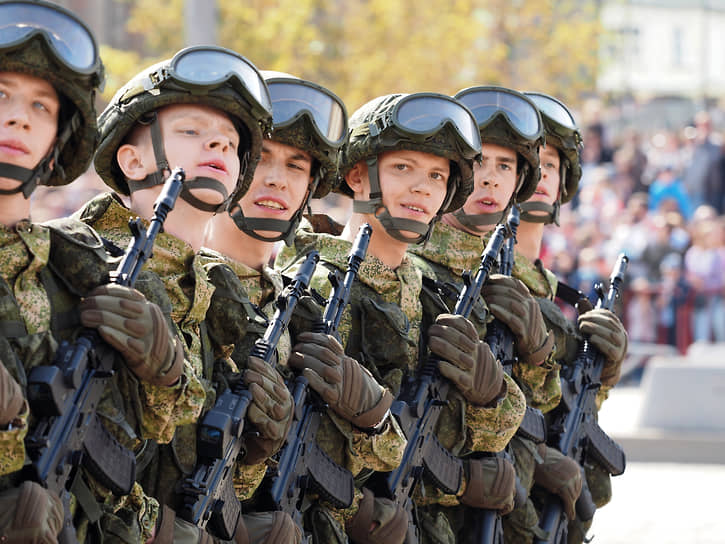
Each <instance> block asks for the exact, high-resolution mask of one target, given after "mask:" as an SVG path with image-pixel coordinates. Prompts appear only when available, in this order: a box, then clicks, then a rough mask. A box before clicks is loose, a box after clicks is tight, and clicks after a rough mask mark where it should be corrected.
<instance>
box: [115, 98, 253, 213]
mask: <svg viewBox="0 0 725 544" xmlns="http://www.w3.org/2000/svg"><path fill="white" fill-rule="evenodd" d="M158 122H159V123H160V125H161V135H162V137H163V141H164V151H165V153H166V158H167V160H168V161H169V166H170V167H171V168H172V169H173V168H176V167H178V166H180V167H182V168H183V169H184V171H185V173H186V179H192V178H196V177H205V178H212V179H215V180H217V181H219V182H221V183H222V184H223V185H224V187H225V188H226V190H227V192H228V193H229V194H231V193H232V192H233V191H234V189H235V188H236V185H237V179H238V178H239V168H240V166H239V155H238V152H237V147H238V146H239V133H238V132H237V129H236V127H235V126H234V123H232V121H231V119H229V117H227V115H226V114H225V113H224V112H222V111H221V110H218V109H216V108H211V107H208V106H201V105H198V104H175V105H172V106H166V107H164V108H161V109H160V110H159V111H158ZM129 146H131V148H129ZM117 156H118V158H119V165H121V167H122V168H123V169H124V172H125V173H126V175H127V177H129V178H131V179H143V178H144V177H146V176H147V175H148V174H151V173H153V172H155V171H156V170H157V166H156V159H155V156H154V150H153V146H152V144H151V131H150V129H149V128H148V127H144V128H143V129H142V132H141V134H140V135H139V136H138V137H137V138H134V139H133V140H132V141H131V143H129V144H124V145H123V146H121V147H120V148H119V153H118V154H117ZM124 158H125V160H124ZM129 159H130V160H129ZM124 166H128V167H129V168H125V167H124ZM192 193H193V195H194V196H195V197H196V198H198V199H199V200H201V201H203V202H207V203H209V204H221V203H222V201H223V200H224V198H223V196H222V194H221V193H219V192H218V191H214V190H212V189H201V188H199V189H192Z"/></svg>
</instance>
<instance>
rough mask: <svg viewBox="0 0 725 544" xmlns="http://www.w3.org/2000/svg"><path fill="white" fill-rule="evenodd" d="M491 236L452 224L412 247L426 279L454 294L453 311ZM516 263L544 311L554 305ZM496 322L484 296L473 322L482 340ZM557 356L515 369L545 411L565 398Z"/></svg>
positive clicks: (530, 397) (516, 274)
mask: <svg viewBox="0 0 725 544" xmlns="http://www.w3.org/2000/svg"><path fill="white" fill-rule="evenodd" d="M489 237H490V235H489V236H486V237H484V239H481V237H479V236H475V235H472V234H469V233H467V232H464V231H461V230H458V229H456V228H455V227H452V226H450V225H446V224H444V223H438V224H437V225H436V226H435V228H434V229H433V233H432V234H431V238H430V240H429V241H428V243H427V244H425V245H422V246H414V247H411V249H410V252H411V253H412V254H414V255H415V256H416V258H417V259H416V264H417V265H418V266H419V267H420V268H421V269H422V270H423V274H424V276H426V277H428V278H430V279H433V280H436V281H437V282H439V283H442V284H443V285H442V287H443V289H444V291H446V292H448V293H450V295H449V296H448V297H446V301H445V302H446V305H447V306H448V307H449V308H450V309H452V308H453V307H454V305H455V302H456V297H457V296H458V293H459V292H460V289H461V286H462V277H461V276H462V275H463V272H464V271H466V270H469V271H471V272H472V273H475V271H476V270H477V269H478V267H479V265H480V263H481V254H482V253H483V250H484V249H485V246H486V243H487V241H488V238H489ZM515 260H516V263H515V264H514V269H513V276H514V277H517V278H519V279H521V280H522V281H523V282H524V283H525V284H526V285H527V287H529V289H530V290H531V292H532V294H533V295H534V297H536V298H537V300H538V302H539V305H540V306H541V307H542V311H543V310H544V306H546V307H548V306H549V305H550V303H549V301H548V300H543V299H545V298H547V297H546V293H545V289H544V288H545V286H544V285H539V284H538V283H536V281H534V278H532V277H531V274H529V273H527V272H528V271H522V268H521V266H522V265H521V262H520V256H518V255H517V256H516V258H515ZM537 289H538V290H537ZM554 289H555V286H554ZM492 319H493V316H491V315H490V314H489V313H488V310H487V308H486V303H485V301H484V300H483V297H481V298H480V299H479V304H477V305H476V306H474V310H473V312H472V313H471V321H472V322H473V323H474V324H475V325H476V327H477V328H478V330H479V334H480V335H481V338H484V337H485V335H486V324H487V323H488V322H489V321H491V320H492ZM547 324H548V323H547ZM553 354H554V352H552V354H551V355H550V357H549V358H547V360H546V361H544V363H543V364H541V365H534V364H526V363H521V362H519V363H517V364H515V365H514V368H513V377H514V379H515V380H516V383H517V384H518V386H519V387H520V388H521V390H522V391H523V392H524V395H525V396H526V402H527V403H528V404H529V405H531V406H533V407H535V408H538V409H540V410H542V411H544V412H546V411H548V410H551V409H552V408H553V407H554V406H556V405H557V404H558V403H559V400H560V398H561V387H560V384H559V366H558V365H557V364H556V362H555V359H554V355H553Z"/></svg>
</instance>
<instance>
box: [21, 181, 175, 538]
mask: <svg viewBox="0 0 725 544" xmlns="http://www.w3.org/2000/svg"><path fill="white" fill-rule="evenodd" d="M184 179H185V175H184V171H183V170H182V169H181V168H176V169H175V170H174V171H173V172H171V175H170V176H169V177H168V178H167V180H166V182H165V183H164V188H163V190H162V191H161V194H160V195H159V197H158V199H157V200H156V202H155V203H154V216H153V218H152V219H151V223H150V224H149V227H148V229H147V230H146V231H145V232H144V231H143V230H142V224H141V220H140V219H138V218H136V219H134V220H133V221H130V222H129V228H130V229H131V232H132V233H133V237H134V239H133V240H132V241H131V242H130V243H129V245H128V249H127V250H126V253H125V254H124V257H123V259H122V261H121V263H120V264H119V266H118V268H117V269H116V270H115V271H114V272H112V273H111V275H110V276H111V281H112V282H113V283H117V284H119V285H124V286H128V287H133V284H134V282H135V281H136V277H137V276H138V274H139V272H140V271H141V268H142V267H143V265H144V263H145V262H146V260H147V259H148V258H149V257H151V254H152V250H153V245H154V240H155V239H156V235H157V234H158V233H159V232H160V231H161V229H162V227H163V224H164V221H165V220H166V216H167V215H168V213H169V212H170V211H171V210H172V209H173V207H174V204H175V203H176V199H177V197H178V196H179V193H180V192H181V188H182V185H183V182H184ZM116 358H117V354H116V351H115V350H114V349H113V348H111V347H110V346H109V345H108V344H106V343H105V342H104V341H103V340H102V339H101V337H100V335H99V334H98V332H97V331H96V330H95V329H89V328H85V329H83V330H82V331H81V332H80V334H79V335H78V338H77V339H76V340H75V341H74V342H73V343H69V342H63V343H61V345H60V347H59V348H58V351H57V352H56V353H55V356H54V358H53V362H52V363H51V364H50V365H41V366H36V367H35V368H33V369H32V370H31V371H30V374H29V376H28V401H29V403H30V409H31V413H32V414H33V416H35V417H36V418H38V421H37V425H36V426H35V428H34V429H33V431H32V432H31V433H30V434H29V435H28V436H27V437H26V439H25V446H26V449H27V452H28V454H29V456H30V459H31V463H30V464H29V465H28V466H27V467H26V470H27V472H28V474H27V477H28V478H29V479H32V480H35V481H36V482H38V483H40V484H42V485H43V486H44V487H46V488H47V489H48V490H49V491H51V492H53V493H56V494H57V495H58V496H59V497H60V498H61V502H62V503H63V509H64V522H63V529H62V530H61V533H60V535H59V536H58V540H59V542H61V543H71V542H77V540H76V535H75V530H74V528H73V522H72V519H71V513H70V498H71V493H74V494H75V495H76V498H77V499H78V501H79V503H80V505H81V507H83V508H84V509H85V510H86V513H87V514H88V515H89V517H92V516H93V513H92V511H93V510H94V509H95V510H97V509H98V507H97V506H95V502H93V503H92V501H94V499H93V498H92V497H91V498H89V497H87V493H86V494H84V493H83V492H82V491H81V488H80V487H79V486H85V484H83V483H82V476H81V474H80V471H79V470H78V468H79V467H80V466H81V464H82V465H83V467H84V468H85V469H86V470H88V472H89V473H90V474H91V475H92V476H93V478H95V479H96V480H97V481H98V482H99V483H101V484H102V485H103V486H105V487H106V488H107V489H109V490H110V491H111V492H112V493H113V494H114V495H127V494H128V493H129V492H130V491H131V487H132V486H133V483H134V480H135V478H136V457H135V455H134V453H133V452H131V451H129V450H128V449H126V448H125V447H123V446H121V445H120V444H119V443H118V442H117V441H116V439H115V438H114V437H113V436H112V435H111V434H110V433H109V432H108V431H107V430H106V428H105V427H104V426H103V424H102V423H101V422H100V420H99V418H98V415H97V414H96V408H97V406H98V402H99V401H100V398H101V395H102V393H103V391H104V390H105V388H106V384H107V382H108V380H109V379H110V378H111V377H112V376H113V374H114V368H113V367H114V361H115V360H116ZM76 490H77V492H76ZM83 491H85V489H84V490H83ZM91 503H92V504H91ZM88 510H90V512H89V511H88Z"/></svg>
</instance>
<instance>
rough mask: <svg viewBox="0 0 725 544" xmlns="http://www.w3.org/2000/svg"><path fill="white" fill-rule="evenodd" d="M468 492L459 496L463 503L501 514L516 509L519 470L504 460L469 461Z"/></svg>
mask: <svg viewBox="0 0 725 544" xmlns="http://www.w3.org/2000/svg"><path fill="white" fill-rule="evenodd" d="M463 466H464V468H465V470H466V491H465V492H464V493H463V495H461V496H460V497H459V500H460V501H461V504H465V505H467V506H472V507H474V508H486V509H489V510H498V511H499V512H500V513H501V515H505V514H508V513H509V512H511V511H512V510H513V509H514V497H515V495H516V471H515V470H514V466H513V465H512V464H511V463H510V462H509V461H508V460H506V459H504V458H502V457H482V458H480V459H466V460H465V461H464V463H463Z"/></svg>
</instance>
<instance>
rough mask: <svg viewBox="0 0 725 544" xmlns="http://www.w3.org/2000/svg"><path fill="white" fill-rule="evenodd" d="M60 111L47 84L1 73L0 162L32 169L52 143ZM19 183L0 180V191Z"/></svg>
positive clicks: (52, 90)
mask: <svg viewBox="0 0 725 544" xmlns="http://www.w3.org/2000/svg"><path fill="white" fill-rule="evenodd" d="M59 110H60V102H59V100H58V94H57V93H56V92H55V89H54V88H53V86H52V85H51V84H50V83H48V82H47V81H45V80H43V79H40V78H38V77H35V76H30V75H26V74H19V73H15V72H0V162H5V163H9V164H13V165H15V166H22V167H23V168H29V169H33V168H35V167H36V166H37V165H38V163H39V162H40V161H41V159H42V158H43V157H45V155H47V153H48V152H49V151H50V149H51V146H52V145H53V143H54V142H55V138H56V134H57V130H58V112H59ZM19 183H20V182H19V181H17V180H13V179H6V178H0V188H1V189H13V188H15V187H17V186H18V185H19Z"/></svg>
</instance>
